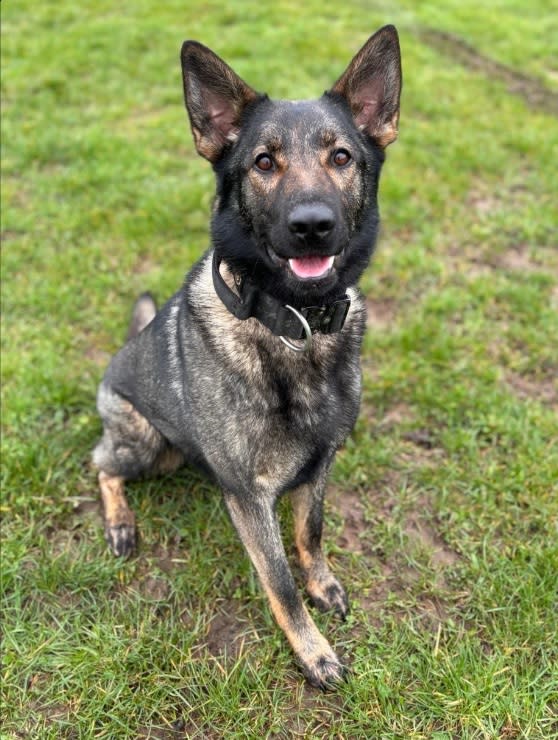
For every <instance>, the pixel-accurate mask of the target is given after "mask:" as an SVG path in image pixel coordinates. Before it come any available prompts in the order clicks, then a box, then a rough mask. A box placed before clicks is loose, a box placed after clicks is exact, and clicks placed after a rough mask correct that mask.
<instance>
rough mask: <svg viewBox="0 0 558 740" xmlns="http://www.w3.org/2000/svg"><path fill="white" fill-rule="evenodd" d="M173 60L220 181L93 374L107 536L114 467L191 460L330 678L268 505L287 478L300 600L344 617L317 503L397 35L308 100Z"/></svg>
mask: <svg viewBox="0 0 558 740" xmlns="http://www.w3.org/2000/svg"><path fill="white" fill-rule="evenodd" d="M181 61H182V73H183V80H184V94H185V101H186V108H187V110H188V114H189V118H190V123H191V127H192V132H193V135H194V140H195V143H196V148H197V150H198V152H199V154H201V155H202V156H203V157H205V158H206V159H208V160H209V161H210V162H211V164H212V166H213V169H214V171H215V176H216V181H217V182H216V184H217V192H216V198H215V204H214V207H213V215H212V220H211V234H212V245H211V248H210V249H209V250H208V252H207V253H206V254H205V255H204V256H203V257H202V259H201V260H200V261H199V262H198V263H197V264H196V265H195V266H194V268H193V269H192V271H191V272H190V274H189V276H188V277H187V279H186V281H185V284H184V285H183V287H182V288H181V289H180V290H179V291H178V292H177V293H176V295H174V296H173V297H172V298H171V299H170V300H169V301H168V303H167V304H166V305H165V306H164V307H163V308H162V309H161V310H160V311H159V312H157V311H156V308H155V304H154V302H153V300H152V299H151V297H150V296H149V295H144V296H142V297H140V299H139V300H138V302H137V303H136V307H135V310H134V316H133V320H132V326H131V332H130V337H129V341H128V342H127V343H126V344H125V346H124V347H123V349H122V350H120V352H119V353H118V354H117V355H116V356H115V357H114V358H113V360H112V362H111V363H110V365H109V368H108V370H107V372H106V374H105V376H104V378H103V380H102V383H101V385H100V388H99V392H98V398H97V405H98V410H99V413H100V415H101V417H102V420H103V424H104V429H103V437H102V439H101V441H100V442H99V444H98V445H97V447H96V449H95V451H94V455H93V459H94V464H95V465H96V467H97V468H98V470H99V483H100V487H101V496H102V500H103V506H104V516H105V533H106V538H107V540H108V543H109V545H110V547H111V549H112V551H113V552H114V554H115V555H117V556H128V555H129V554H130V553H131V552H132V551H133V549H134V546H135V538H136V533H135V520H134V514H133V513H132V511H131V510H130V508H129V506H128V504H127V502H126V498H125V493H124V482H125V481H126V480H132V479H137V478H140V477H142V476H145V475H147V474H155V473H168V472H171V471H173V470H174V469H176V468H177V467H178V466H180V465H182V464H183V463H188V464H194V465H199V466H201V467H202V468H204V469H205V470H206V471H208V472H209V474H210V475H211V476H212V478H213V479H214V481H215V482H216V483H217V484H218V485H219V486H220V488H221V489H222V492H223V497H224V500H225V505H226V508H227V510H228V512H229V515H230V518H231V519H232V522H233V524H234V526H235V528H236V529H237V531H238V534H239V535H240V538H241V540H242V542H243V543H244V546H245V548H246V550H247V551H248V554H249V556H250V558H251V560H252V563H253V565H254V567H255V569H256V571H257V573H258V576H259V578H260V580H261V583H262V585H263V588H264V589H265V591H266V593H267V596H268V597H269V601H270V604H271V609H272V611H273V614H274V616H275V618H276V620H277V622H278V624H279V625H280V627H281V628H282V629H283V630H284V632H285V634H286V636H287V638H288V640H289V642H290V643H291V645H292V648H293V650H294V652H295V653H296V656H297V658H298V660H299V661H300V663H301V665H302V670H303V672H304V674H305V676H306V677H307V679H308V681H309V682H310V683H311V684H312V685H314V686H318V687H321V688H326V687H328V686H329V685H331V684H334V683H336V682H337V681H338V680H339V679H341V677H342V676H343V673H344V668H343V666H342V664H341V663H340V661H339V659H338V658H337V656H336V655H335V653H334V651H333V650H332V648H331V647H330V645H329V643H328V642H327V640H326V639H325V638H324V637H323V636H322V635H321V633H320V632H319V631H318V629H317V627H316V625H315V624H314V622H313V620H312V618H311V616H310V614H309V612H308V610H307V608H306V606H305V605H304V602H303V600H302V598H301V596H300V593H299V591H298V590H297V587H296V585H295V581H294V579H293V576H292V573H291V571H290V569H289V565H288V562H287V557H286V554H285V549H284V547H283V543H282V540H281V535H280V529H279V524H278V521H277V518H276V505H277V502H278V499H279V498H280V497H281V496H282V494H284V493H286V492H287V491H288V492H290V494H291V498H292V505H293V511H294V530H295V532H294V537H295V544H296V549H297V551H298V557H299V560H300V566H301V570H302V573H303V576H304V580H305V584H306V590H307V592H308V595H309V598H310V601H311V602H312V603H313V604H314V605H315V606H316V607H317V608H318V609H320V610H334V611H335V612H337V614H338V615H339V616H340V617H342V618H344V617H345V615H346V614H347V610H348V601H347V595H346V593H345V590H344V589H343V587H342V586H341V584H340V583H339V581H338V580H337V578H336V577H335V576H334V575H333V573H332V572H331V571H330V569H329V566H328V564H327V560H326V558H325V556H324V554H323V552H322V548H321V536H322V511H323V499H324V491H325V487H326V480H327V476H328V471H329V469H330V467H331V464H332V461H333V458H334V456H335V452H336V450H337V449H338V448H339V447H340V446H341V445H342V444H343V442H344V440H345V439H346V438H347V436H348V435H349V433H350V432H351V430H352V428H353V425H354V423H355V420H356V418H357V414H358V410H359V403H360V393H361V372H360V361H359V354H360V346H361V342H362V337H363V333H364V328H365V323H366V322H365V306H364V302H363V300H362V298H361V296H360V294H359V292H358V290H357V289H356V284H357V282H358V280H359V278H360V276H361V273H362V272H363V270H364V269H365V267H366V266H367V264H368V262H369V260H370V257H371V255H372V252H373V249H374V244H375V241H376V236H377V231H378V222H379V218H378V206H377V189H378V180H379V175H380V169H381V167H382V164H383V161H384V156H385V155H384V150H385V147H386V146H387V145H388V144H390V143H391V142H392V141H393V140H394V139H395V138H396V136H397V125H398V119H399V97H400V90H401V63H400V52H399V41H398V36H397V31H396V30H395V28H394V27H393V26H386V27H385V28H382V29H381V30H379V31H378V32H377V33H376V34H374V35H373V36H372V37H371V38H370V39H369V40H368V42H367V43H366V44H365V45H364V46H363V48H362V49H361V50H360V51H359V52H358V54H357V55H356V56H355V57H354V59H353V60H352V62H351V63H350V65H349V67H348V68H347V69H346V71H345V72H344V73H343V75H342V76H341V77H340V78H339V79H338V80H337V82H336V83H335V84H334V85H333V87H332V88H331V89H330V90H329V91H327V92H325V93H324V94H323V95H322V97H321V98H319V99H318V100H309V101H308V100H305V101H291V100H279V101H274V100H271V99H270V98H268V97H267V95H262V94H259V93H257V92H255V91H254V90H253V89H252V88H251V87H249V86H248V85H247V84H246V83H245V82H244V81H243V80H242V79H241V78H240V77H238V76H237V75H236V74H235V72H233V70H232V69H231V68H230V67H229V66H228V65H227V64H226V63H225V62H223V61H222V60H221V59H220V58H219V57H218V56H216V55H215V54H214V53H213V52H212V51H210V49H208V48H206V47H205V46H202V45H201V44H199V43H197V42H195V41H186V42H185V43H184V45H183V47H182V52H181Z"/></svg>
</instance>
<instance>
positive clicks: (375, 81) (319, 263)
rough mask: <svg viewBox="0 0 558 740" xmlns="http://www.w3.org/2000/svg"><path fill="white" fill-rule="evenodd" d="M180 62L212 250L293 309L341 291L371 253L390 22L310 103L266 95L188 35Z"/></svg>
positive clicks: (397, 86)
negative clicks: (205, 169)
mask: <svg viewBox="0 0 558 740" xmlns="http://www.w3.org/2000/svg"><path fill="white" fill-rule="evenodd" d="M181 60H182V72H183V80H184V95H185V100H186V107H187V110H188V114H189V116H190V123H191V126H192V132H193V135H194V140H195V142H196V147H197V150H198V152H199V153H200V154H201V155H202V156H203V157H205V158H206V159H208V160H209V161H210V162H211V163H212V164H213V167H214V170H215V172H216V175H217V197H216V202H215V208H214V213H213V220H212V235H213V241H214V245H215V248H216V250H217V251H218V253H219V255H220V256H221V257H222V258H223V259H224V260H225V261H226V262H227V263H228V264H229V266H230V267H231V268H232V269H233V271H235V272H238V273H239V274H240V275H242V276H243V277H247V276H249V277H250V278H251V279H252V280H255V281H257V282H258V283H259V284H260V285H262V286H265V289H266V290H267V291H268V292H270V293H272V294H275V295H276V297H278V298H280V299H281V300H286V301H290V302H291V303H292V304H293V305H297V304H299V305H302V304H303V303H305V302H306V303H307V302H308V300H313V301H320V300H324V299H327V298H328V297H331V296H338V295H339V294H341V293H343V292H344V290H345V289H346V288H347V287H348V286H349V285H352V284H354V283H356V281H357V280H358V278H359V277H360V275H361V273H362V271H363V270H364V268H365V267H366V265H367V264H368V261H369V259H370V256H371V254H372V251H373V248H374V244H375V241H376V235H377V229H378V206H377V197H376V196H377V188H378V178H379V174H380V169H381V166H382V163H383V161H384V149H385V147H386V146H387V145H388V144H390V143H391V142H392V141H393V140H394V139H395V138H396V137H397V125H398V119H399V98H400V92H401V62H400V52H399V42H398V37H397V31H396V30H395V28H394V27H393V26H386V27H385V28H382V29H381V30H379V31H378V32H377V33H376V34H374V35H373V36H372V37H371V38H370V39H369V40H368V41H367V43H366V44H365V45H364V46H363V48H362V49H361V50H360V51H359V52H358V54H357V55H356V56H355V57H354V59H353V60H352V62H351V63H350V65H349V67H348V68H347V70H346V71H345V72H344V74H343V75H342V76H341V77H340V78H339V80H338V81H337V82H336V83H335V84H334V85H333V87H332V88H331V90H329V91H327V92H326V93H324V95H323V96H322V97H321V98H320V99H318V100H311V101H286V100H279V101H273V100H270V99H269V98H268V97H267V96H266V95H260V94H258V93H256V92H255V91H254V90H253V89H252V88H251V87H249V86H248V85H247V84H246V83H245V82H244V81H243V80H242V79H241V78H240V77H238V75H237V74H235V72H233V70H232V69H231V68H230V67H229V66H228V65H227V64H225V62H223V61H222V60H221V59H220V58H219V57H218V56H216V55H215V54H214V53H213V52H212V51H211V50H210V49H208V48H206V47H205V46H202V45H201V44H199V43H197V42H195V41H186V42H185V43H184V45H183V47H182V53H181Z"/></svg>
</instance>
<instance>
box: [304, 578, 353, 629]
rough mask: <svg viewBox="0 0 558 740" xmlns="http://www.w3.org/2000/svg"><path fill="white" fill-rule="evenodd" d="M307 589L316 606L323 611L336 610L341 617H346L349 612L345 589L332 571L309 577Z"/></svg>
mask: <svg viewBox="0 0 558 740" xmlns="http://www.w3.org/2000/svg"><path fill="white" fill-rule="evenodd" d="M306 590H307V591H308V595H309V596H310V599H311V600H312V603H313V604H314V606H315V607H316V608H317V609H319V610H320V611H321V612H328V611H334V612H335V613H336V614H337V615H338V616H339V617H341V619H345V617H346V616H347V614H348V613H349V600H348V598H347V594H346V592H345V589H344V588H343V586H342V585H341V584H340V583H339V581H338V580H337V578H335V576H333V575H332V574H331V573H329V572H328V573H327V574H323V575H322V576H321V577H319V578H309V579H308V582H307V584H306Z"/></svg>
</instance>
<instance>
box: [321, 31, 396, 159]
mask: <svg viewBox="0 0 558 740" xmlns="http://www.w3.org/2000/svg"><path fill="white" fill-rule="evenodd" d="M331 92H332V93H337V94H339V95H342V96H343V97H344V98H345V99H346V100H347V102H348V103H349V106H350V108H351V111H352V113H353V116H354V120H355V125H356V126H357V128H358V129H359V130H361V131H366V133H367V134H368V135H369V136H371V137H372V138H373V139H375V140H376V141H377V142H378V144H380V146H382V147H386V146H387V145H388V144H391V142H392V141H395V139H396V138H397V126H398V123H399V98H400V96H401V52H400V50H399V37H398V35H397V30H396V29H395V26H384V28H381V29H380V30H379V31H377V32H376V33H375V34H374V35H373V36H371V37H370V38H369V39H368V41H367V42H366V43H365V44H364V46H363V47H362V49H361V50H360V51H359V52H358V54H356V56H355V57H354V59H353V60H352V62H351V63H350V64H349V66H348V67H347V69H346V70H345V72H344V73H343V74H342V75H341V77H340V78H339V79H338V80H337V82H336V83H335V85H334V86H333V87H332V89H331Z"/></svg>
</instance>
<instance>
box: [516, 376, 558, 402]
mask: <svg viewBox="0 0 558 740" xmlns="http://www.w3.org/2000/svg"><path fill="white" fill-rule="evenodd" d="M505 382H506V384H507V385H508V386H509V387H510V388H511V389H512V390H513V392H514V393H515V394H516V395H517V396H518V397H519V398H523V399H533V400H535V401H539V402H540V403H542V404H544V405H545V406H550V407H551V408H558V382H557V381H556V379H554V378H543V379H541V380H535V379H534V378H528V377H526V376H525V375H519V374H517V373H512V372H509V373H507V375H506V378H505Z"/></svg>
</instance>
